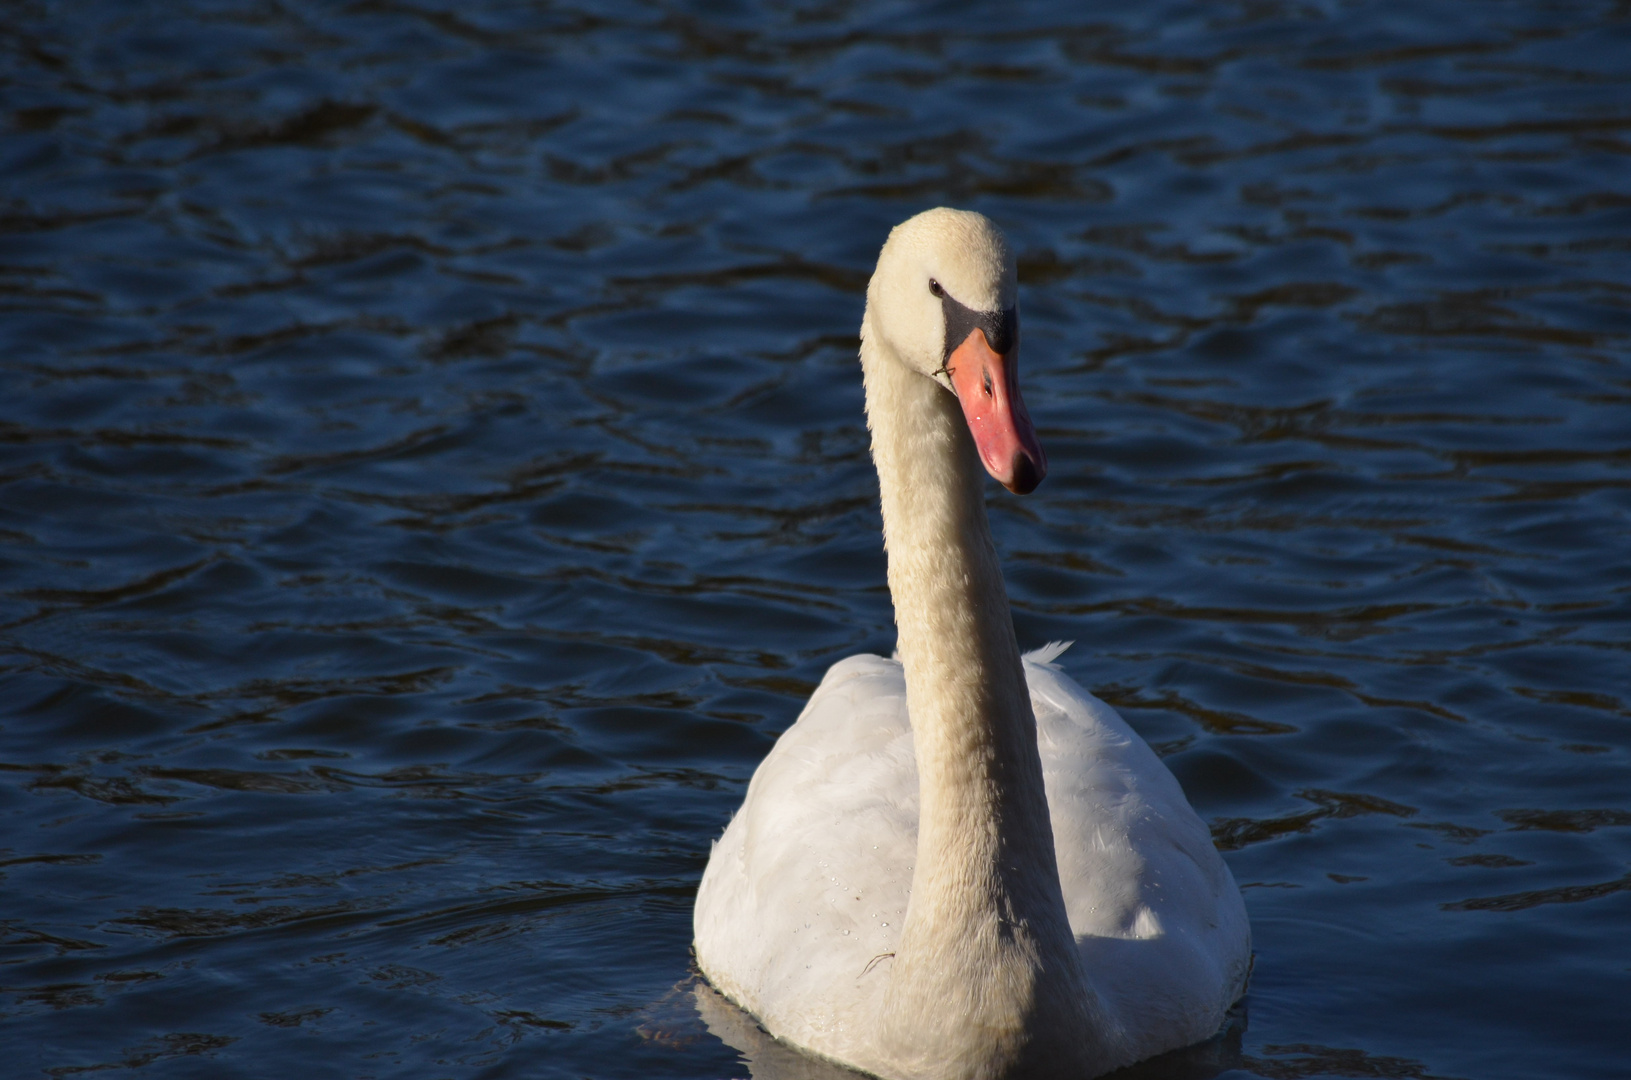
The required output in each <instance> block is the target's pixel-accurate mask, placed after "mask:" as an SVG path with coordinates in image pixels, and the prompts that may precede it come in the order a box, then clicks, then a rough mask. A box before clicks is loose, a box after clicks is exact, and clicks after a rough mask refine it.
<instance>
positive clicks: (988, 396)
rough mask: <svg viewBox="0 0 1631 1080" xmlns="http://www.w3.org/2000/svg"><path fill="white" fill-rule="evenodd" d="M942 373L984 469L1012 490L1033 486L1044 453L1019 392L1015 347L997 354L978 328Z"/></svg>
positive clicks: (1044, 465) (1043, 470) (1044, 471)
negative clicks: (1005, 354) (947, 381)
mask: <svg viewBox="0 0 1631 1080" xmlns="http://www.w3.org/2000/svg"><path fill="white" fill-rule="evenodd" d="M946 373H947V374H948V375H950V376H951V385H952V389H954V390H955V391H957V401H958V403H959V404H960V405H962V406H963V418H964V419H966V420H967V421H968V430H969V434H971V435H973V436H974V445H975V446H976V447H978V448H979V451H980V461H981V462H982V463H983V464H984V465H985V471H986V472H988V473H990V474H991V475H992V476H993V477H995V478H996V480H997V482H998V483H1000V484H1002V486H1003V487H1005V488H1007V489H1008V490H1009V491H1012V492H1013V493H1015V494H1016V495H1027V494H1029V493H1030V492H1032V491H1035V490H1036V485H1038V484H1040V483H1041V482H1042V478H1043V477H1044V476H1046V475H1048V457H1047V455H1046V454H1044V453H1043V452H1042V444H1041V443H1039V442H1037V441H1036V429H1035V428H1033V427H1032V426H1031V414H1030V413H1028V412H1026V411H1025V400H1024V399H1023V398H1021V397H1020V396H1019V350H1018V349H1017V348H1015V349H1011V350H1009V353H1008V355H1007V356H1002V355H1000V354H998V353H997V352H996V351H994V350H993V349H992V348H991V343H990V342H989V341H988V340H986V336H985V331H984V330H982V329H980V328H978V327H976V328H975V329H974V330H972V331H970V332H969V335H968V337H966V338H964V339H963V343H962V344H961V345H959V346H957V348H956V349H954V350H952V354H951V356H950V357H948V358H947V360H946Z"/></svg>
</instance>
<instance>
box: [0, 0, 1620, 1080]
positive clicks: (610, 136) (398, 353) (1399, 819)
mask: <svg viewBox="0 0 1631 1080" xmlns="http://www.w3.org/2000/svg"><path fill="white" fill-rule="evenodd" d="M5 22H6V23H7V24H8V25H7V28H6V37H5V41H6V46H5V47H6V52H5V54H4V56H5V59H4V60H3V61H0V64H3V67H0V73H3V75H0V77H3V83H0V117H4V128H3V134H0V200H3V209H0V229H3V238H0V283H3V284H0V289H3V297H0V301H3V304H4V315H3V318H0V530H3V531H0V541H3V558H4V570H5V572H4V577H3V579H0V580H3V584H4V588H3V595H0V622H3V629H0V665H3V666H0V679H3V684H4V689H3V694H0V702H3V704H0V724H3V726H0V807H3V812H4V818H3V820H4V826H3V833H0V847H3V848H4V849H5V850H4V851H3V853H0V872H3V873H4V875H5V877H4V884H3V886H0V925H3V928H4V936H3V938H0V942H3V948H0V965H3V966H0V986H3V987H4V990H3V993H0V1012H3V1013H4V1024H3V1025H0V1046H3V1048H4V1053H5V1055H6V1059H7V1062H8V1065H7V1071H8V1072H10V1073H11V1074H12V1075H18V1076H38V1075H47V1076H52V1077H67V1076H73V1075H77V1074H78V1073H81V1072H89V1071H100V1070H116V1069H126V1070H132V1071H135V1072H136V1074H137V1075H140V1076H143V1077H149V1078H158V1077H182V1076H201V1077H218V1076H253V1077H262V1076H265V1077H273V1076H275V1077H285V1076H293V1075H298V1076H312V1077H318V1076H322V1077H327V1076H336V1077H342V1076H343V1077H363V1076H378V1077H415V1078H464V1077H470V1078H474V1077H501V1076H502V1077H510V1076H514V1077H528V1078H554V1077H561V1078H567V1077H572V1078H576V1077H585V1076H588V1077H596V1078H614V1077H650V1076H664V1077H687V1078H689V1077H695V1078H713V1077H728V1076H745V1075H747V1074H748V1072H749V1069H750V1065H751V1067H752V1069H754V1070H756V1071H757V1072H758V1074H759V1075H760V1076H761V1080H762V1078H763V1077H767V1076H771V1075H797V1074H799V1069H800V1066H798V1065H797V1062H796V1060H795V1061H794V1062H793V1064H792V1067H789V1063H788V1062H787V1061H785V1060H783V1061H781V1063H780V1066H777V1064H776V1062H774V1061H772V1058H773V1057H774V1049H775V1048H774V1047H770V1048H765V1047H763V1046H760V1047H758V1048H757V1049H755V1048H754V1047H752V1046H743V1045H740V1044H742V1043H744V1042H750V1041H751V1029H747V1033H746V1034H744V1033H743V1032H742V1031H737V1032H736V1034H735V1036H732V1035H731V1031H732V1029H731V1027H730V1023H729V1019H728V1018H725V1019H721V1017H720V1016H719V1015H718V1011H717V1009H715V1010H714V1015H713V1017H712V1021H711V1023H710V1021H709V1020H707V1019H705V1018H704V1017H703V1016H700V1015H699V1014H698V1012H697V1008H698V1005H697V1003H696V999H695V998H694V996H693V989H694V984H693V982H692V981H691V980H692V978H693V975H692V971H691V968H690V959H689V941H690V908H691V896H692V892H693V890H694V887H695V884H696V882H697V880H698V878H699V876H700V874H701V870H702V867H703V864H704V862H705V860H706V858H707V854H708V845H709V842H710V840H711V839H712V838H713V837H715V836H717V835H718V833H719V831H720V830H721V828H722V827H723V826H724V823H725V821H726V820H727V818H728V817H729V815H730V813H731V811H732V810H733V808H734V807H735V806H736V804H737V803H738V801H739V799H740V797H741V795H742V792H743V789H744V786H745V783H746V780H747V778H748V776H749V775H750V774H751V772H752V770H753V767H754V765H755V764H756V763H757V761H758V760H759V759H760V758H761V757H762V756H763V755H764V753H765V752H766V751H767V749H768V748H769V747H770V745H771V743H772V741H773V740H774V738H775V737H776V734H777V733H778V732H780V731H781V730H783V729H784V728H785V727H786V726H787V725H788V724H789V723H790V722H791V721H792V719H793V717H794V716H795V715H796V714H797V711H798V709H799V707H800V703H801V701H802V700H803V698H804V697H805V695H806V694H807V693H808V692H809V690H810V689H811V688H812V686H813V685H814V684H815V682H816V681H817V680H819V678H820V676H821V673H822V672H823V671H824V670H825V668H826V667H827V665H829V664H830V663H832V662H833V661H835V660H837V659H839V658H841V657H843V656H845V655H847V654H850V653H853V652H856V651H862V650H873V651H885V652H887V651H888V650H889V649H890V648H891V645H892V641H893V634H892V630H891V623H890V608H889V601H888V595H887V593H886V591H885V589H884V563H883V557H882V553H881V551H880V544H879V538H878V528H879V523H878V517H877V511H876V506H875V500H876V481H875V479H874V477H873V474H872V472H871V469H870V466H869V463H868V459H867V450H866V447H867V443H866V433H865V430H864V428H863V425H862V417H861V391H860V384H859V372H858V367H857V365H856V362H855V358H854V354H855V348H856V337H855V333H856V327H857V325H858V323H859V319H860V312H861V303H862V290H863V288H864V284H865V281H866V278H867V275H868V274H869V273H870V270H871V265H872V261H873V259H874V258H875V256H876V252H877V249H878V246H879V245H880V243H881V242H882V239H883V237H884V235H885V233H886V232H887V230H888V228H889V226H891V225H892V224H894V223H895V222H896V221H899V220H901V219H903V218H905V217H906V216H908V215H909V214H911V213H913V212H915V211H917V210H919V209H922V208H924V207H926V206H930V205H935V204H939V203H949V204H953V205H960V206H966V207H973V208H977V209H980V210H983V211H984V212H986V213H988V214H990V215H991V216H992V217H993V218H995V219H996V220H997V221H998V222H999V223H1000V224H1001V225H1002V226H1003V227H1004V228H1005V229H1006V230H1007V231H1008V232H1009V235H1010V236H1011V238H1012V240H1013V242H1014V245H1015V247H1016V248H1017V250H1018V251H1020V252H1021V253H1022V257H1021V264H1020V265H1021V270H1020V280H1021V305H1022V307H1023V311H1024V320H1025V323H1024V325H1025V333H1026V341H1025V351H1024V369H1023V370H1024V375H1025V380H1026V392H1025V393H1026V400H1027V402H1028V403H1029V404H1030V407H1031V410H1032V412H1033V414H1034V416H1035V418H1036V420H1037V425H1038V428H1039V431H1040V434H1041V437H1042V440H1043V442H1044V444H1045V446H1046V447H1047V451H1048V455H1049V458H1050V461H1051V464H1052V471H1051V474H1050V475H1049V477H1048V480H1047V482H1046V483H1045V484H1044V486H1043V487H1042V488H1041V489H1040V490H1039V491H1038V492H1037V493H1036V494H1035V495H1033V496H1030V497H1028V498H1026V499H1023V500H1021V499H1017V498H1014V497H1012V496H1009V495H1007V494H1006V493H1003V492H1001V491H1000V490H999V489H997V488H996V487H995V486H994V485H993V486H992V489H991V501H990V505H991V513H992V519H993V526H994V529H995V531H996V533H997V541H998V545H999V547H1000V549H1001V551H1002V552H1003V555H1004V559H1005V565H1006V567H1007V570H1008V575H1009V576H1008V580H1009V586H1010V590H1011V592H1012V595H1013V598H1014V605H1015V613H1014V614H1015V621H1016V625H1017V627H1018V630H1019V635H1020V639H1021V642H1022V643H1023V644H1026V645H1028V646H1034V645H1039V644H1041V643H1043V642H1046V641H1048V640H1050V639H1054V638H1066V639H1074V640H1075V641H1076V642H1077V644H1076V646H1075V647H1074V648H1073V649H1072V650H1071V651H1070V652H1068V653H1066V654H1065V656H1064V657H1063V659H1062V663H1063V665H1064V667H1065V668H1066V670H1068V671H1069V672H1070V673H1071V674H1073V675H1074V676H1075V677H1076V678H1078V679H1079V680H1080V681H1081V682H1082V683H1083V684H1084V685H1086V686H1088V687H1089V688H1091V689H1093V690H1094V691H1095V692H1097V693H1098V694H1100V695H1101V696H1103V697H1104V698H1105V699H1106V700H1108V701H1110V702H1112V703H1113V704H1114V705H1115V706H1116V707H1117V708H1119V709H1120V710H1121V711H1122V713H1123V714H1124V715H1125V716H1126V717H1127V718H1128V719H1129V720H1130V721H1131V722H1132V723H1133V725H1134V726H1135V727H1137V728H1138V729H1139V731H1140V732H1141V733H1142V734H1144V735H1145V737H1146V738H1148V739H1149V740H1150V741H1151V742H1152V743H1153V744H1154V745H1155V746H1156V747H1157V748H1158V750H1159V751H1160V753H1161V754H1162V755H1163V756H1164V757H1165V759H1166V761H1167V763H1168V764H1169V765H1170V766H1171V767H1172V769H1173V771H1174V772H1175V773H1176V774H1177V775H1178V777H1179V778H1180V779H1181V781H1182V782H1183V784H1184V786H1185V788H1186V790H1187V791H1188V793H1189V796H1190V798H1191V800H1192V801H1193V802H1194V804H1195V806H1196V809H1197V810H1198V811H1199V812H1200V813H1201V815H1202V817H1203V818H1205V819H1207V820H1208V821H1209V822H1211V823H1212V825H1213V829H1214V832H1215V835H1216V837H1217V840H1218V843H1219V846H1220V847H1221V848H1223V849H1224V851H1225V852H1226V857H1227V858H1228V860H1229V862H1230V865H1231V866H1232V868H1233V870H1234V873H1235V876H1236V877H1237V879H1238V880H1239V881H1240V883H1241V885H1242V887H1243V888H1244V889H1245V896H1246V901H1247V905H1248V907H1249V909H1250V912H1251V917H1252V921H1253V926H1254V931H1255V948H1256V954H1257V955H1256V968H1255V973H1254V976H1253V980H1252V986H1251V992H1250V996H1249V999H1248V1001H1247V1006H1246V1010H1245V1013H1244V1015H1243V1016H1242V1017H1240V1018H1238V1019H1237V1021H1236V1022H1235V1023H1234V1025H1233V1026H1232V1028H1231V1030H1230V1032H1229V1033H1228V1034H1226V1035H1225V1036H1224V1037H1222V1038H1221V1039H1220V1040H1219V1041H1217V1042H1215V1043H1214V1044H1212V1045H1211V1046H1209V1047H1206V1048H1203V1049H1202V1050H1201V1051H1197V1052H1194V1053H1191V1054H1189V1055H1181V1056H1180V1057H1178V1058H1176V1059H1170V1060H1168V1061H1165V1062H1160V1063H1156V1064H1155V1065H1154V1066H1151V1067H1149V1069H1147V1070H1146V1072H1145V1073H1144V1074H1143V1075H1146V1076H1152V1077H1154V1076H1160V1077H1177V1076H1184V1077H1197V1076H1210V1075H1215V1074H1217V1073H1219V1072H1220V1071H1227V1073H1228V1075H1230V1076H1261V1077H1270V1078H1301V1077H1313V1076H1348V1077H1422V1078H1425V1077H1429V1076H1432V1077H1452V1076H1453V1077H1478V1078H1500V1077H1535V1076H1557V1077H1608V1076H1623V1075H1624V1070H1625V1069H1626V1067H1627V1066H1626V1061H1627V1060H1628V1059H1631V1036H1628V1035H1627V1034H1626V1032H1627V1028H1626V1026H1625V1023H1624V1017H1623V1013H1624V1006H1625V1003H1626V1002H1627V1000H1631V944H1628V939H1627V935H1626V927H1627V925H1628V919H1631V795H1628V794H1627V792H1628V791H1631V726H1628V725H1631V719H1628V718H1631V691H1628V689H1627V685H1626V679H1625V671H1626V661H1627V650H1628V647H1631V633H1628V631H1631V570H1628V567H1627V561H1626V558H1625V552H1626V550H1627V544H1628V541H1631V436H1628V434H1627V433H1628V431H1631V424H1628V423H1627V420H1626V417H1627V405H1628V404H1631V367H1628V364H1627V348H1626V346H1627V342H1628V340H1631V285H1628V283H1627V276H1626V273H1625V271H1626V267H1627V265H1628V263H1627V253H1628V251H1631V187H1628V186H1627V179H1626V178H1627V176H1628V172H1627V166H1628V164H1631V161H1628V157H1631V111H1628V104H1627V103H1628V102H1631V74H1628V71H1631V68H1628V66H1627V64H1626V62H1625V58H1626V57H1627V56H1628V55H1631V11H1628V9H1627V8H1626V7H1625V5H1624V4H1611V3H1560V4H1550V5H1541V4H1521V3H1494V2H1491V3H1482V4H1476V5H1472V4H1458V3H1446V2H1439V0H1417V2H1414V3H1409V4H1405V3H1390V4H1383V3H1373V4H1361V3H1337V2H1311V3H1302V4H1281V3H1273V2H1268V3H1258V2H1249V3H1239V4H1204V5H1202V4H1195V5H1186V4H1181V3H1159V4H1152V5H1143V6H1141V5H1133V4H1116V5H1098V6H1096V7H1094V8H1092V9H1089V8H1086V7H1084V6H1082V5H1071V4H1058V5H1054V6H1052V7H1049V6H1044V5H1037V6H1032V7H1023V8H1015V7H1013V6H1011V5H1006V4H992V5H988V6H985V7H977V6H976V7H966V8H965V7H962V6H954V5H942V6H923V5H906V4H896V5H858V4H846V3H832V4H820V3H814V4H797V3H784V4H767V5H764V6H762V7H749V6H746V5H731V4H708V5H705V4H696V5H694V6H692V7H690V8H685V9H681V8H678V7H674V6H669V5H647V4H640V3H628V4H621V5H619V4H598V3H597V4H591V5H585V6H583V7H571V6H568V5H564V4H563V5H560V6H551V5H546V4H520V3H513V2H512V3H500V2H481V3H465V4H457V5H455V4H441V5H440V6H438V0H426V2H424V3H413V4H410V3H398V2H396V0H361V2H357V3H352V4H349V5H342V4H317V3H306V2H303V0H254V2H227V0H223V2H220V3H197V4H190V5H181V4H165V5H157V4H149V5H131V4H128V3H123V2H116V0H109V2H106V3H96V2H91V0H85V2H64V3H46V2H37V3H22V2H20V3H15V4H12V5H10V6H8V8H7V14H6V17H5ZM701 1007H702V1008H703V1009H704V1011H705V1012H706V1011H707V1010H709V1009H713V1008H714V1006H713V1005H711V1004H710V1002H709V1000H708V999H707V997H706V995H704V997H703V998H702V1000H701ZM719 1034H724V1035H726V1036H727V1037H734V1038H735V1039H736V1041H737V1043H738V1044H739V1045H738V1046H737V1047H733V1046H732V1045H731V1044H729V1043H727V1042H725V1041H721V1038H720V1037H719ZM739 1050H745V1051H746V1052H747V1053H748V1054H749V1055H750V1056H751V1057H752V1061H751V1062H749V1061H747V1060H745V1059H744V1058H743V1057H741V1056H740V1054H739ZM778 1069H780V1071H778ZM1230 1070H1232V1071H1230ZM809 1075H815V1073H814V1072H810V1073H809Z"/></svg>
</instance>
